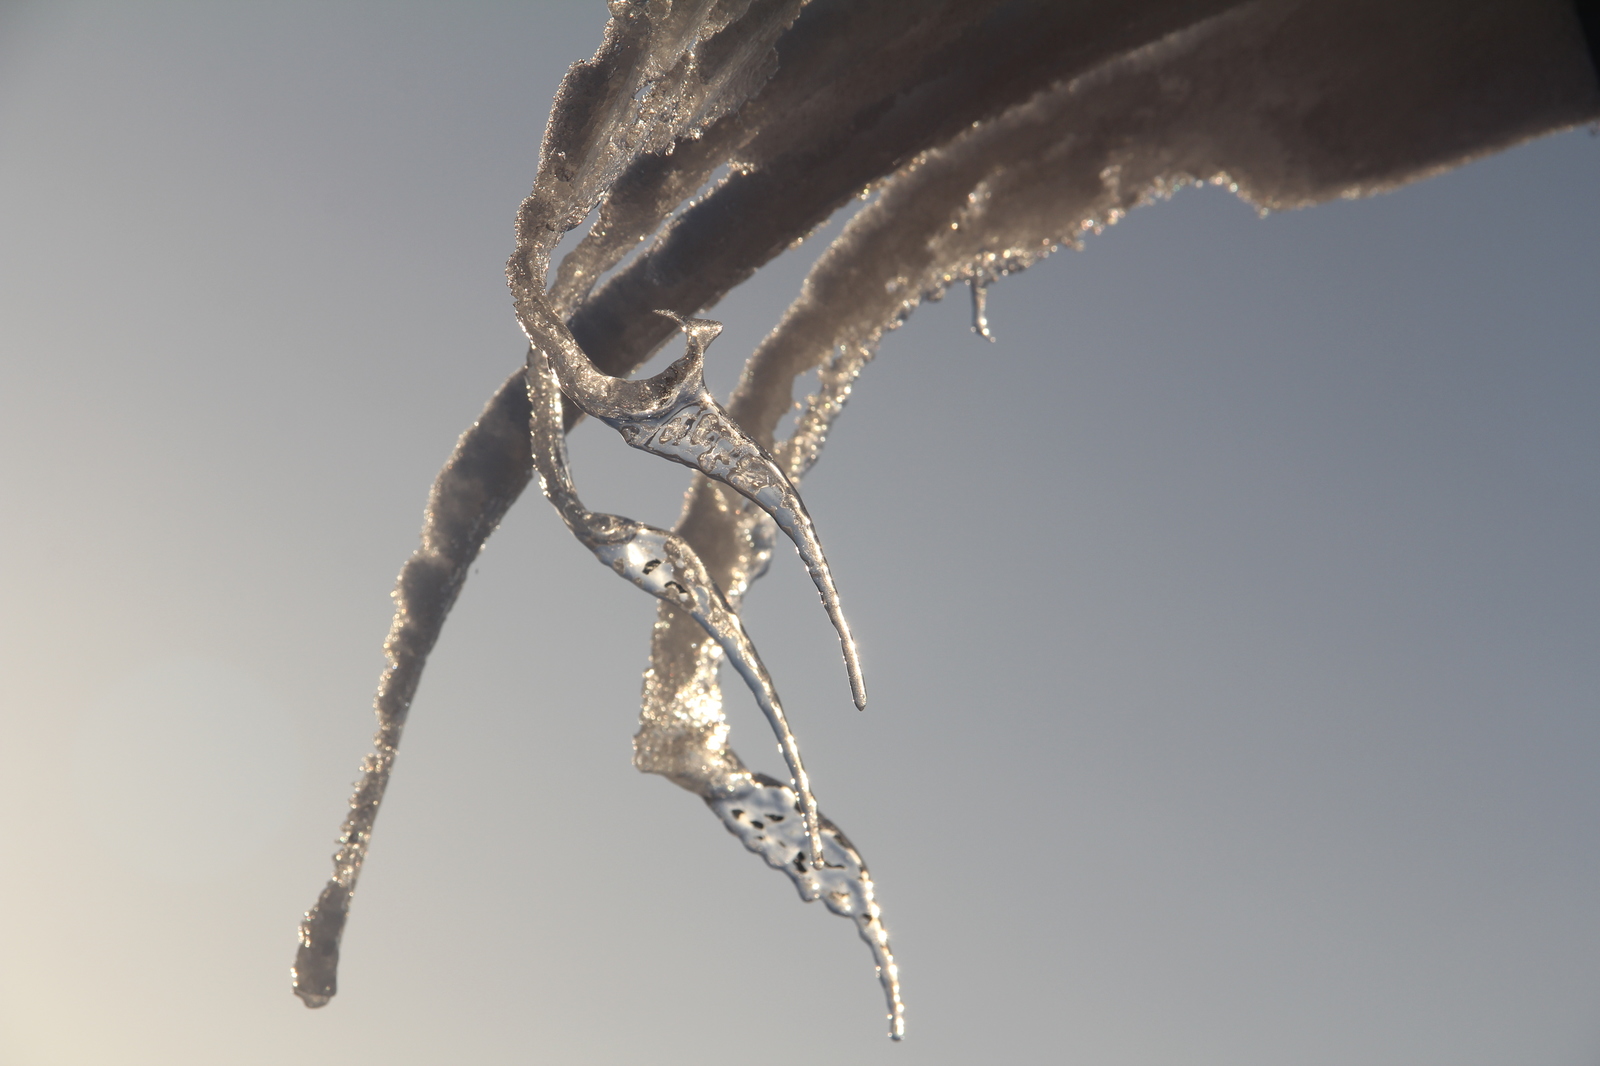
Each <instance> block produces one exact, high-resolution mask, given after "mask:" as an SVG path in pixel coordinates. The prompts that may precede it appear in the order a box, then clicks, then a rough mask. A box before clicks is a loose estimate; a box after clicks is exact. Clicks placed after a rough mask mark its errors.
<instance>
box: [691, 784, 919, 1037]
mask: <svg viewBox="0 0 1600 1066" xmlns="http://www.w3.org/2000/svg"><path fill="white" fill-rule="evenodd" d="M706 805H707V806H708V807H710V808H711V809H712V810H713V811H715V812H716V815H717V817H718V818H721V819H722V824H723V825H724V826H726V827H727V830H728V832H730V833H732V834H733V835H734V836H736V837H738V838H739V841H740V843H742V844H743V845H744V846H745V847H746V848H748V849H749V850H751V851H753V852H755V853H756V854H757V855H760V856H761V857H762V858H763V859H765V860H766V861H767V865H768V866H771V867H773V868H774V869H778V870H782V871H783V872H784V873H786V874H788V875H789V879H790V880H791V881H793V882H794V886H795V888H796V890H798V891H799V893H800V898H801V899H803V900H805V901H806V902H807V903H809V902H811V901H812V900H818V899H820V900H821V901H822V903H823V905H824V906H825V907H827V908H828V909H829V910H830V911H832V912H833V913H834V914H837V915H840V916H841V917H845V918H849V919H850V920H851V921H853V922H855V923H856V932H857V933H859V934H860V936H861V939H862V940H863V941H864V942H865V943H866V945H867V947H868V948H870V949H871V951H872V961H873V963H874V965H876V967H877V969H878V983H879V984H880V985H881V986H882V987H883V996H884V999H885V1001H886V1003H887V1006H888V1008H889V1011H888V1020H889V1037H890V1039H892V1040H900V1039H903V1038H904V1037H905V1034H906V1008H905V1003H904V1002H903V1001H902V1000H901V998H900V967H899V966H897V965H895V961H894V952H893V951H892V950H891V949H890V947H889V932H888V930H886V929H885V928H884V927H883V911H882V910H881V909H880V908H879V907H878V901H877V898H876V895H875V886H874V885H873V883H872V875H871V873H869V872H868V870H867V864H866V863H865V862H864V861H863V860H862V858H861V853H860V852H858V851H856V849H855V846H854V845H852V844H851V843H850V841H849V839H848V838H847V837H846V836H845V835H844V834H843V833H842V832H840V831H839V828H838V826H836V825H834V824H833V823H832V822H830V821H828V820H827V819H823V821H822V836H823V843H824V848H825V851H824V855H825V857H826V859H827V863H826V865H822V866H818V865H817V864H815V863H812V864H809V865H808V864H807V863H806V861H805V848H804V842H805V841H804V835H803V834H801V833H796V832H794V830H793V829H792V828H791V825H792V823H791V822H790V821H789V819H790V818H791V817H792V816H793V813H794V812H795V810H796V804H795V794H794V790H793V789H790V788H789V787H787V786H785V785H783V784H781V783H779V782H777V781H774V780H773V779H772V778H770V777H767V776H766V775H765V774H748V775H746V776H745V777H744V778H742V779H740V780H738V781H736V782H733V783H730V784H729V785H727V786H726V787H724V788H722V789H720V790H718V791H717V792H716V793H715V794H714V795H711V796H707V797H706Z"/></svg>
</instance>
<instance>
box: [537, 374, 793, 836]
mask: <svg viewBox="0 0 1600 1066" xmlns="http://www.w3.org/2000/svg"><path fill="white" fill-rule="evenodd" d="M528 399H529V404H530V406H531V407H532V411H533V419H532V426H531V439H532V442H533V443H532V447H533V462H534V467H535V469H536V470H537V471H538V473H539V481H540V484H541V486H542V487H543V489H544V494H545V496H546V498H548V499H549V500H550V502H551V503H552V504H554V505H555V507H556V510H557V511H559V512H560V513H561V517H562V519H563V520H564V521H565V522H566V524H567V528H568V529H570V530H571V531H572V533H573V535H574V536H575V537H577V538H578V540H579V542H581V543H582V544H583V546H584V547H586V548H588V549H589V550H590V551H591V552H593V553H594V556H595V558H597V559H599V560H600V561H601V562H602V563H604V564H605V565H606V566H608V567H610V568H611V569H612V570H613V571H615V572H616V573H617V574H618V575H619V576H621V577H623V578H625V579H626V580H628V581H631V582H632V583H633V584H634V585H636V586H638V587H639V588H641V589H643V590H644V591H646V592H648V593H650V595H652V596H655V597H656V598H657V599H660V600H662V601H663V602H666V603H670V604H672V605H673V606H674V607H677V608H680V609H682V610H683V611H685V612H686V613H687V614H688V615H689V616H690V617H692V618H693V619H694V620H695V621H696V622H698V623H699V624H700V626H701V627H702V628H703V629H705V631H706V632H707V633H708V634H710V635H711V637H712V639H713V640H715V641H716V642H717V645H718V646H719V647H720V648H721V649H722V650H723V652H724V653H725V654H726V655H727V656H728V659H729V661H730V662H732V663H733V666H734V669H736V670H738V671H739V675H740V676H741V677H743V678H744V680H745V683H746V684H747V685H749V686H750V691H751V692H752V693H753V694H754V695H755V698H756V703H757V704H758V705H759V706H760V707H761V712H762V714H764V715H766V718H767V723H768V724H769V725H770V726H771V727H772V732H773V734H774V735H775V736H776V737H777V739H778V747H779V749H780V750H781V751H782V752H783V759H784V762H785V763H787V764H788V767H789V774H790V776H791V777H792V778H793V783H794V790H795V792H796V793H797V794H798V795H799V797H800V804H799V806H800V810H801V812H802V817H803V821H804V823H805V826H806V831H807V832H808V833H809V835H810V847H809V849H808V850H809V853H810V855H811V861H812V862H813V863H814V864H821V863H822V855H823V850H822V837H821V836H820V834H819V829H818V816H817V801H816V799H815V798H814V797H813V796H812V794H811V783H810V779H809V778H808V777H807V776H806V769H805V766H804V764H803V763H802V762H801V761H800V748H799V745H798V744H797V743H796V742H795V739H794V734H793V733H791V732H790V730H789V723H788V721H787V719H786V718H785V717H784V713H783V705H782V704H781V703H780V702H779V701H778V693H777V691H776V690H775V689H774V688H773V685H772V678H771V676H770V675H769V674H768V673H767V668H766V666H764V665H763V664H762V662H761V657H760V656H759V655H757V654H756V649H755V645H754V644H752V643H751V642H750V638H749V637H748V636H746V634H745V631H744V626H743V624H742V623H741V622H740V619H739V615H738V613H737V612H736V611H735V610H734V609H733V608H732V607H730V606H729V604H728V601H727V599H726V598H725V597H724V596H723V594H722V590H721V589H719V588H718V587H717V584H716V582H715V581H713V580H712V579H711V576H710V575H709V573H708V572H707V570H706V567H705V564H703V563H702V562H701V561H700V558H699V556H697V555H696V554H695V552H694V549H693V548H691V547H689V545H688V543H687V542H686V541H685V540H684V539H683V538H682V537H680V536H678V535H677V534H675V533H669V532H667V531H666V530H663V529H656V528H655V527H653V526H648V525H645V524H644V523H642V522H636V521H634V520H633V519H631V518H624V517H623V516H621V515H613V514H598V513H595V512H592V511H589V510H587V509H586V508H584V506H583V503H582V502H581V501H580V500H579V499H578V495H577V491H576V489H575V488H574V487H573V484H572V476H571V474H570V473H569V471H568V467H567V455H566V451H567V449H566V439H565V436H564V434H563V432H562V428H561V407H562V403H561V390H560V388H559V386H558V385H557V383H556V378H555V373H554V371H552V370H551V369H550V362H549V360H548V359H547V358H545V355H544V353H543V352H540V351H539V350H538V349H534V348H530V349H529V350H528Z"/></svg>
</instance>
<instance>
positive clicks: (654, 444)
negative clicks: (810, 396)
mask: <svg viewBox="0 0 1600 1066" xmlns="http://www.w3.org/2000/svg"><path fill="white" fill-rule="evenodd" d="M529 307H530V310H534V311H535V312H542V313H539V314H538V316H537V317H533V316H530V317H528V318H524V320H523V321H524V326H525V328H528V329H529V336H530V337H532V338H533V339H534V341H535V345H536V346H539V342H540V339H541V338H549V339H550V340H553V341H554V342H555V343H554V344H552V345H550V362H551V364H552V365H553V367H554V369H555V371H556V374H557V376H558V378H559V379H560V383H561V388H562V391H564V392H566V393H567V394H568V395H570V396H572V397H573V398H574V399H575V400H577V402H578V404H579V406H580V407H582V408H583V409H584V410H585V411H586V412H588V413H589V414H591V415H593V416H594V417H596V418H598V419H600V420H601V421H602V422H605V423H606V424H607V425H609V426H611V427H612V428H613V429H615V430H617V432H618V433H620V434H621V435H622V439H623V440H624V441H626V442H627V443H628V444H629V445H630V446H632V447H634V448H638V449H639V450H641V451H647V452H650V453H652V454H654V455H659V456H661V457H662V458H664V459H670V460H672V461H673V462H676V463H682V464H683V465H684V466H687V467H691V468H693V469H695V470H698V471H700V472H701V473H702V474H704V475H705V476H706V477H708V478H711V479H712V480H714V481H719V482H721V483H723V484H725V485H728V486H729V487H731V488H733V489H734V490H735V491H737V492H738V493H739V494H740V495H742V496H744V497H745V498H746V499H748V500H750V501H751V502H752V503H754V504H755V505H756V506H757V507H759V508H761V509H762V510H763V511H765V512H766V513H767V514H768V515H769V516H770V517H771V518H772V520H773V521H774V522H776V523H777V524H778V528H779V529H781V530H783V532H784V533H785V534H786V535H787V536H788V537H789V539H790V540H791V541H793V542H794V546H795V548H796V550H797V551H799V553H800V558H801V560H802V561H803V562H804V563H805V566H806V570H807V572H809V573H810V575H811V580H812V583H813V584H815V585H816V587H817V593H818V594H819V595H820V596H821V598H822V606H823V608H824V609H825V610H826V611H827V612H828V618H829V619H830V620H831V621H832V622H833V627H834V629H835V630H837V631H838V633H839V646H840V648H841V649H842V651H843V653H844V662H845V671H846V673H847V674H848V675H849V678H850V692H851V695H852V696H853V698H854V700H855V704H856V707H857V708H860V709H862V710H865V709H866V706H867V689H866V682H865V680H864V679H863V678H862V676H861V658H860V654H859V653H858V652H857V650H856V643H855V638H854V637H853V636H851V634H850V624H849V623H848V622H847V621H846V620H845V617H844V611H843V609H842V608H841V607H840V604H839V591H838V589H837V588H836V587H835V586H834V583H833V574H832V572H831V571H830V570H829V568H828V560H827V557H826V556H825V555H824V554H823V551H822V543H821V541H820V540H818V539H817V531H816V526H815V524H814V523H813V522H812V521H811V515H810V514H809V513H807V511H806V508H805V504H804V503H803V502H801V499H800V494H799V493H798V492H797V491H795V487H794V485H793V483H792V482H790V480H789V478H788V477H787V476H785V474H784V473H783V471H782V470H781V469H779V467H778V464H777V463H776V462H775V461H774V460H773V458H772V457H771V456H770V455H768V454H767V453H766V451H765V450H764V449H762V447H761V446H760V445H759V444H757V443H756V442H755V441H754V440H752V439H751V438H750V436H749V435H748V434H746V433H745V432H744V431H743V430H742V429H740V428H739V426H738V425H737V423H735V422H734V421H733V420H732V419H730V418H729V417H728V415H727V413H726V412H725V411H723V409H722V406H721V405H720V404H718V403H717V401H716V400H714V399H712V397H711V393H710V392H709V391H708V390H707V389H706V385H705V375H704V360H705V350H706V346H707V345H708V344H710V343H711V341H712V340H714V339H715V338H716V336H717V334H718V333H720V332H722V323H720V322H712V321H709V320H707V319H687V320H685V319H680V318H678V316H677V315H675V314H673V313H672V312H670V311H662V312H660V313H661V314H663V315H665V316H667V317H668V318H672V319H675V320H677V321H678V322H679V323H680V325H681V326H682V328H683V332H684V336H685V338H686V340H687V346H688V351H687V352H686V353H685V354H684V355H683V356H682V357H681V358H679V359H678V360H677V361H675V362H674V363H673V364H672V365H671V366H669V367H667V368H666V369H665V370H663V371H662V372H661V373H659V374H657V375H656V376H655V377H652V378H646V379H645V380H643V381H624V380H621V379H618V378H610V377H607V376H606V375H604V374H601V373H600V372H599V371H597V370H596V369H595V368H594V364H592V363H591V362H590V361H589V358H588V356H586V355H585V354H584V353H583V350H582V349H581V348H579V347H578V344H577V341H576V340H574V339H573V337H572V334H571V332H570V331H569V330H568V329H567V328H566V325H565V323H563V322H561V320H560V319H559V318H556V317H555V316H554V315H552V314H550V313H549V311H548V307H547V306H546V305H544V304H543V302H542V301H533V302H531V303H530V305H529Z"/></svg>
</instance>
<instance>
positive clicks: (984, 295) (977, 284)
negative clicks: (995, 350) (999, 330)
mask: <svg viewBox="0 0 1600 1066" xmlns="http://www.w3.org/2000/svg"><path fill="white" fill-rule="evenodd" d="M967 284H968V285H969V286H971V288H972V332H974V333H976V334H977V335H978V336H980V337H982V338H983V339H984V340H986V341H988V342H989V343H990V344H993V343H994V334H993V333H990V332H989V283H988V282H987V281H985V280H984V279H983V277H982V276H980V275H978V274H974V275H972V277H970V278H968V279H967Z"/></svg>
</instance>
